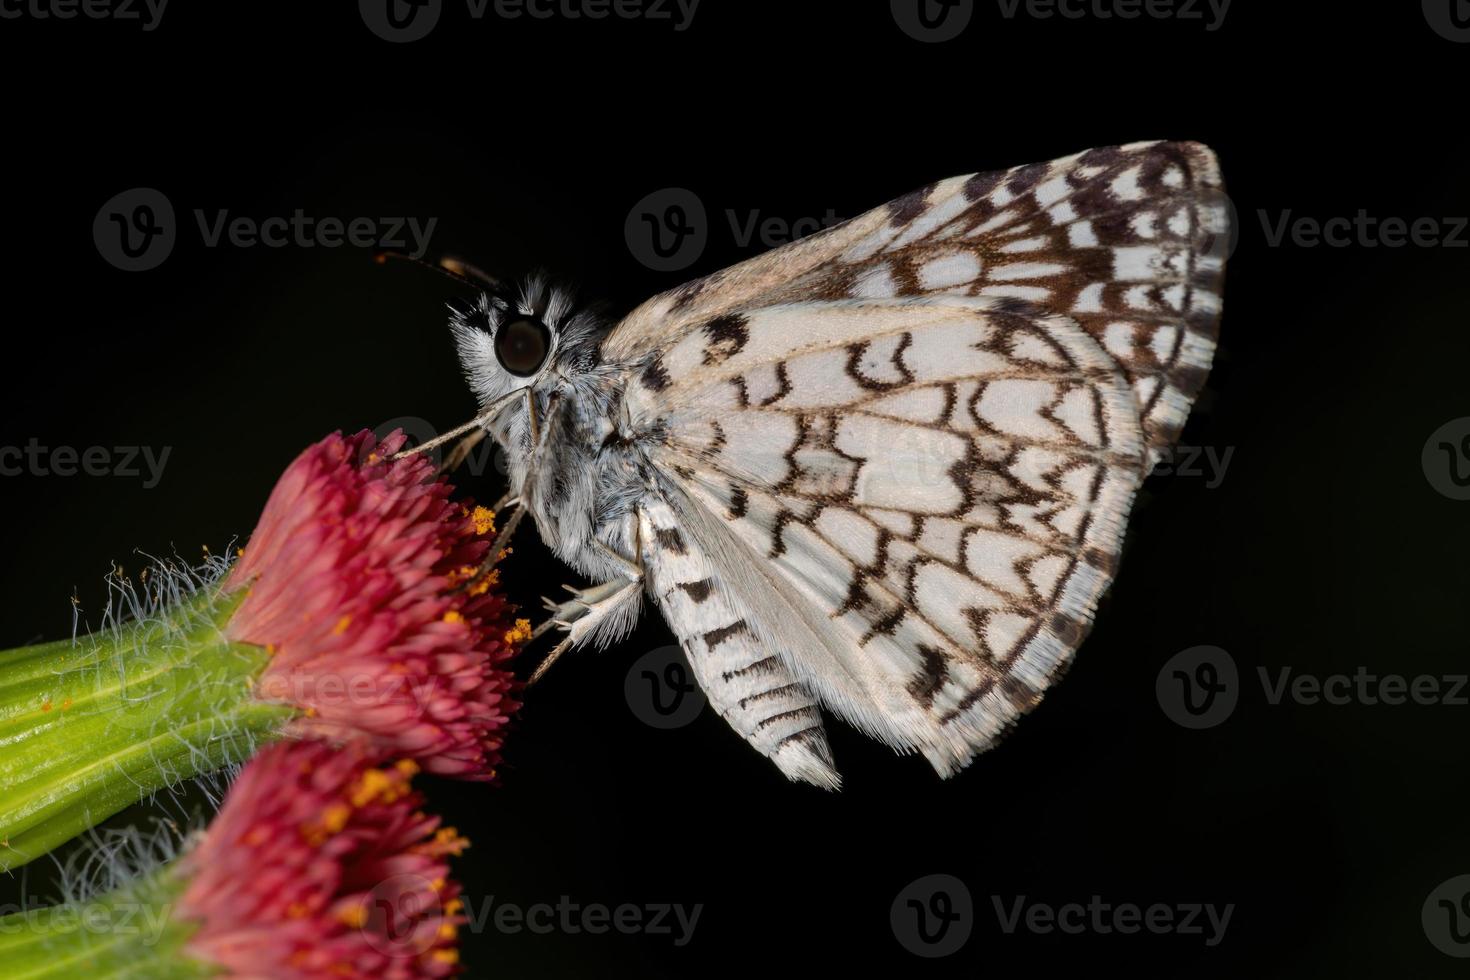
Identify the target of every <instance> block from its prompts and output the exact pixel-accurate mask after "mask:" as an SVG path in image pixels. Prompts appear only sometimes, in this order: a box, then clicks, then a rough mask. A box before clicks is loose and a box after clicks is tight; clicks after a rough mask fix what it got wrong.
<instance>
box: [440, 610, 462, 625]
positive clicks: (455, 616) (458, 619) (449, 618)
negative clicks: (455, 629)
mask: <svg viewBox="0 0 1470 980" xmlns="http://www.w3.org/2000/svg"><path fill="white" fill-rule="evenodd" d="M444 622H446V623H462V622H464V617H463V616H461V615H460V614H459V613H458V612H456V611H455V610H453V609H451V610H449V612H447V613H445V614H444Z"/></svg>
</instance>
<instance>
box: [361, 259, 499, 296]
mask: <svg viewBox="0 0 1470 980" xmlns="http://www.w3.org/2000/svg"><path fill="white" fill-rule="evenodd" d="M389 259H392V260H394V261H397V262H407V263H409V264H410V265H416V266H418V267H419V268H421V269H428V270H429V271H430V272H435V273H438V274H439V275H441V276H444V277H446V278H449V279H453V280H454V281H455V282H457V283H460V284H461V285H464V286H469V287H470V288H471V289H475V290H482V289H488V290H490V291H491V292H494V293H499V292H501V290H502V285H503V284H502V283H501V281H500V280H499V279H496V278H495V277H494V276H492V275H490V274H489V273H488V272H485V271H484V270H482V269H479V268H477V267H476V266H473V265H470V264H469V263H468V262H463V261H461V260H459V259H456V258H452V257H450V256H447V255H446V256H444V257H443V258H441V259H440V260H439V261H438V262H426V261H424V260H423V259H421V258H418V257H417V256H413V255H409V254H407V253H406V252H395V251H392V250H388V251H383V252H379V253H378V254H377V255H374V256H373V261H374V262H376V263H378V265H387V264H388V260H389Z"/></svg>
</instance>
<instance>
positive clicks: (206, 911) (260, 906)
mask: <svg viewBox="0 0 1470 980" xmlns="http://www.w3.org/2000/svg"><path fill="white" fill-rule="evenodd" d="M381 763H382V757H381V756H380V755H378V754H377V753H375V752H374V751H373V750H372V749H370V748H368V747H367V746H365V745H362V744H360V743H359V744H356V745H353V746H350V747H347V748H344V749H335V748H333V747H331V746H329V745H325V744H323V743H321V742H310V741H308V742H281V743H277V744H275V745H272V746H269V747H268V748H266V749H265V750H263V751H262V752H260V753H259V754H258V755H256V757H255V758H254V759H253V760H252V761H251V762H250V763H249V765H247V766H246V767H245V769H244V771H243V772H242V773H241V774H240V778H239V779H238V780H236V781H235V784H234V785H233V786H232V787H230V791H229V794H228V795H227V796H226V797H225V802H224V805H223V806H222V807H221V808H220V811H219V814H218V815H217V816H216V817H215V819H214V822H213V823H211V824H210V826H209V829H208V830H207V831H206V832H205V834H204V838H203V840H202V841H200V843H199V845H198V846H197V847H196V848H194V850H193V851H191V852H189V854H188V855H186V856H185V858H184V859H183V862H182V863H181V865H180V867H179V873H180V874H181V875H182V876H183V877H184V879H185V881H186V884H185V885H184V891H183V894H182V896H181V897H180V899H179V905H178V914H179V915H180V916H181V917H182V918H184V919H186V920H188V921H190V922H192V923H194V924H195V925H196V929H195V931H194V933H193V934H192V935H191V936H190V937H189V940H188V942H187V944H186V945H185V948H184V951H185V953H186V954H187V955H189V956H190V957H192V958H194V959H196V960H201V961H204V962H207V963H210V964H212V965H214V966H216V967H220V968H222V969H223V971H224V974H225V975H226V976H229V977H233V978H251V980H257V978H258V980H318V978H320V980H326V978H333V980H342V978H363V980H369V978H371V980H411V978H418V977H444V976H449V975H451V974H454V973H457V972H459V969H458V962H459V954H458V947H457V943H456V934H457V930H458V927H459V926H460V925H462V924H463V923H464V921H465V919H464V917H463V916H462V915H461V914H460V911H461V909H462V907H463V903H462V902H461V901H460V899H459V885H458V884H457V883H455V882H454V881H452V880H451V879H450V878H449V877H448V875H449V867H448V861H447V860H446V858H447V857H448V856H449V855H457V854H459V853H460V852H461V851H463V850H464V848H465V847H467V846H468V842H467V841H465V840H464V839H463V838H461V837H459V836H458V835H457V834H456V833H455V832H454V830H453V828H441V827H440V826H439V821H438V818H436V817H428V816H425V815H424V814H423V813H422V812H421V811H420V810H419V806H420V805H421V804H422V802H423V800H422V797H421V796H420V795H419V794H418V793H416V792H414V791H413V789H412V788H411V787H410V785H409V780H410V777H411V776H412V775H413V773H414V772H415V771H416V770H417V768H418V767H417V766H416V765H415V764H414V763H412V762H409V761H403V762H399V763H397V764H395V765H383V764H381Z"/></svg>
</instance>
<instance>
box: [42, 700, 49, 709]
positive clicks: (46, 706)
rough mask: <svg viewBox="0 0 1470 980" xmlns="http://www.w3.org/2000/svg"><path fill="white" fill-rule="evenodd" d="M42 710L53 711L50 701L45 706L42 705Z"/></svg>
mask: <svg viewBox="0 0 1470 980" xmlns="http://www.w3.org/2000/svg"><path fill="white" fill-rule="evenodd" d="M41 710H42V711H50V710H51V702H50V701H49V700H48V701H47V702H46V703H45V704H43V705H41Z"/></svg>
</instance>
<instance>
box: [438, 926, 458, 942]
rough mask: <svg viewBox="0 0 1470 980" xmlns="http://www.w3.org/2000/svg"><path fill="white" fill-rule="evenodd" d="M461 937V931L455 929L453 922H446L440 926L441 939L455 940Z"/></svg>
mask: <svg viewBox="0 0 1470 980" xmlns="http://www.w3.org/2000/svg"><path fill="white" fill-rule="evenodd" d="M458 935H459V930H458V929H456V928H455V927H454V923H453V922H445V923H442V924H441V925H440V926H439V938H440V939H446V940H447V939H453V938H454V937H455V936H458Z"/></svg>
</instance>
